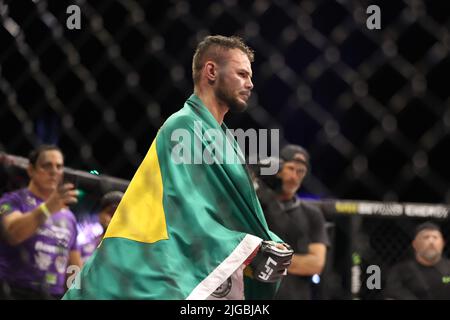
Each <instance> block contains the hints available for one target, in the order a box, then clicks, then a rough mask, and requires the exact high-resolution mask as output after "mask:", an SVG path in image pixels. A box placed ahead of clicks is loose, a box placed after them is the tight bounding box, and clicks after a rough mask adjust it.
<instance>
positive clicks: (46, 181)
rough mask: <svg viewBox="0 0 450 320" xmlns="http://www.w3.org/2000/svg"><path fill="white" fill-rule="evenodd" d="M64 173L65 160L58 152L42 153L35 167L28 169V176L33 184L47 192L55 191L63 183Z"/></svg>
mask: <svg viewBox="0 0 450 320" xmlns="http://www.w3.org/2000/svg"><path fill="white" fill-rule="evenodd" d="M63 172H64V159H63V155H62V154H61V152H59V151H58V150H48V151H44V152H42V153H41V154H40V155H39V157H38V159H37V161H36V165H35V166H31V165H30V167H29V168H28V174H29V175H30V179H31V180H32V181H33V183H34V184H35V185H36V186H37V187H38V188H40V189H42V190H45V191H53V190H55V189H56V188H57V187H58V184H59V183H60V182H61V181H62V178H63Z"/></svg>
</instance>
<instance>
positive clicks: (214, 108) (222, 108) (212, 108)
mask: <svg viewBox="0 0 450 320" xmlns="http://www.w3.org/2000/svg"><path fill="white" fill-rule="evenodd" d="M194 94H195V95H196V96H197V97H199V98H200V100H202V102H203V104H204V105H205V107H206V109H208V110H209V112H211V114H212V115H213V117H214V118H215V119H216V121H217V122H218V123H219V125H222V123H223V118H224V117H225V114H226V113H227V112H228V110H229V109H228V106H226V105H225V104H223V103H221V102H220V101H218V100H217V97H216V96H215V95H214V93H213V92H212V91H211V90H200V89H198V88H196V89H195V90H194Z"/></svg>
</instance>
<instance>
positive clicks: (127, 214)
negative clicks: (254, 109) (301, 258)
mask: <svg viewBox="0 0 450 320" xmlns="http://www.w3.org/2000/svg"><path fill="white" fill-rule="evenodd" d="M199 125H201V126H199ZM199 128H200V129H199ZM210 129H214V130H210ZM189 137H190V138H189ZM181 138H183V139H181ZM183 140H184V141H183ZM219 140H220V142H221V143H218V142H219ZM186 142H188V143H186ZM183 143H184V144H183ZM183 145H184V146H188V148H184V149H182V148H180V146H183ZM214 146H221V147H223V148H216V149H214ZM213 149H214V150H213ZM226 150H228V151H226ZM230 150H231V154H232V155H233V156H234V157H235V158H238V159H240V160H242V161H234V162H233V161H227V160H226V159H229V158H230ZM209 151H211V152H209ZM212 151H214V152H212ZM226 152H228V154H225V153H226ZM199 154H200V155H201V158H204V159H200V160H202V161H198V160H199V157H198V155H199ZM205 155H206V156H205ZM219 159H220V160H221V161H218V160H219ZM185 160H188V161H185ZM199 162H200V163H199ZM242 162H243V155H242V152H241V150H240V149H239V146H238V144H237V142H236V140H235V139H234V138H233V137H230V135H229V134H227V127H226V126H225V125H224V124H222V125H219V123H218V122H217V121H216V119H215V118H214V117H213V115H212V114H211V113H210V112H209V110H208V109H207V108H206V107H205V106H204V105H203V103H202V101H201V100H200V99H199V98H198V97H197V96H196V95H192V96H191V97H190V98H189V99H188V100H187V101H186V103H185V104H184V107H183V108H182V109H181V110H180V111H178V112H177V113H175V114H173V115H172V116H171V117H169V118H168V119H167V121H166V122H165V123H164V124H163V126H162V127H161V128H160V130H159V132H158V134H157V136H156V138H155V139H154V141H153V143H152V145H151V147H150V150H149V151H148V153H147V155H146V156H145V158H144V160H143V162H142V163H141V165H140V166H139V168H138V170H137V171H136V173H135V175H134V177H133V179H132V181H131V183H130V185H129V186H128V189H127V190H126V192H125V195H124V197H123V199H122V201H121V203H120V204H119V206H118V208H117V210H116V213H115V214H114V217H113V218H112V220H111V223H110V225H109V227H108V229H107V231H106V233H105V236H104V238H103V240H102V242H101V244H100V245H99V247H98V248H97V250H96V251H95V252H94V254H93V255H92V256H91V258H90V259H88V261H87V263H86V264H85V265H84V267H83V268H82V270H81V272H80V274H79V276H80V278H79V283H77V282H75V284H74V285H73V286H72V287H71V288H70V289H69V290H68V291H67V293H66V295H65V296H64V299H205V298H207V297H208V296H209V295H210V294H211V293H213V292H214V291H215V290H216V289H217V288H218V287H219V286H220V285H221V284H222V283H223V282H224V281H225V280H226V279H228V277H230V275H232V274H233V273H234V272H235V271H236V270H237V269H238V268H239V267H240V266H241V265H242V264H243V263H244V261H245V260H246V259H247V258H248V257H249V255H250V254H251V253H252V252H253V251H254V250H255V249H256V248H257V247H258V246H259V244H260V243H261V241H262V240H273V241H277V242H281V240H280V239H279V238H278V237H277V236H276V235H275V234H273V233H272V232H270V231H269V229H268V227H267V223H266V220H265V218H264V216H263V212H262V209H261V206H260V204H259V201H258V199H257V196H256V193H255V190H254V187H253V184H252V181H251V178H250V176H249V173H248V171H247V169H246V166H245V164H243V163H242ZM246 274H247V272H246ZM245 278H246V279H245V297H246V298H247V299H270V298H271V297H273V295H274V294H275V289H276V284H266V283H261V282H257V281H256V280H253V279H252V278H250V277H247V276H245ZM78 284H79V285H78Z"/></svg>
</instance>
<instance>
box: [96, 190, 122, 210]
mask: <svg viewBox="0 0 450 320" xmlns="http://www.w3.org/2000/svg"><path fill="white" fill-rule="evenodd" d="M122 197H123V192H121V191H110V192H108V193H105V194H104V195H103V197H102V199H101V200H100V210H103V209H105V208H106V207H108V206H110V205H112V204H116V205H118V204H119V202H120V200H122Z"/></svg>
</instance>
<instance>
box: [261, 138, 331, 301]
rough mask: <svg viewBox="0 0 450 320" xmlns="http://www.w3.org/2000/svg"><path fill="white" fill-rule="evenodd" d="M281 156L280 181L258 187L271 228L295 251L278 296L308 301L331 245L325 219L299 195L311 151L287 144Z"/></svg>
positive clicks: (278, 177) (277, 177)
mask: <svg viewBox="0 0 450 320" xmlns="http://www.w3.org/2000/svg"><path fill="white" fill-rule="evenodd" d="M280 158H281V161H280V166H281V169H280V172H279V173H278V175H277V176H276V177H275V178H274V179H278V182H276V181H274V180H273V179H272V181H271V182H266V183H264V182H263V181H260V182H259V183H258V188H257V189H258V190H257V193H258V197H259V199H260V202H261V206H262V208H263V211H264V214H265V216H266V219H267V223H268V225H269V228H270V229H271V230H272V231H273V232H275V233H276V234H278V235H279V236H280V237H281V238H282V239H283V240H284V241H286V242H287V243H288V244H290V245H291V246H292V248H293V250H294V256H293V258H292V263H291V265H290V267H289V269H288V276H287V277H286V278H285V279H283V281H282V283H281V286H280V288H279V290H278V293H277V296H276V298H277V299H285V300H291V299H292V300H294V299H295V300H297V299H298V300H309V299H311V279H312V278H311V277H312V276H313V275H315V274H320V273H321V272H322V270H323V268H324V265H325V260H326V252H327V245H329V240H328V235H327V232H326V227H325V219H324V217H323V214H322V212H321V211H320V210H319V209H318V208H317V207H315V206H313V205H311V204H308V203H307V202H304V201H301V200H300V199H298V198H297V196H296V192H297V190H298V189H299V188H300V186H301V184H302V182H303V179H304V178H305V176H306V173H307V171H308V169H309V154H308V152H307V151H306V150H305V149H303V148H302V147H300V146H297V145H287V146H286V147H284V148H283V149H282V150H281V152H280ZM266 180H267V179H266ZM267 186H270V188H268V187H267Z"/></svg>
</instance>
